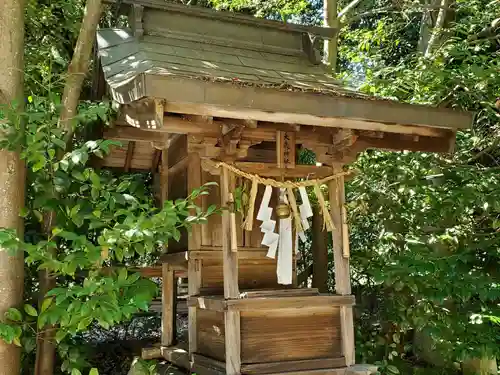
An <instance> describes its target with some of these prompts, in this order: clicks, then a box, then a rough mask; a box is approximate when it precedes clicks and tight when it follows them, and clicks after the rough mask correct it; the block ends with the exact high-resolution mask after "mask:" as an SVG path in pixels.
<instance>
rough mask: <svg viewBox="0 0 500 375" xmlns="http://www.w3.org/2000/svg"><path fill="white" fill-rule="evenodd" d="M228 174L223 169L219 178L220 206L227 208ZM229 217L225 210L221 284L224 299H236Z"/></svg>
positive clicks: (236, 285)
mask: <svg viewBox="0 0 500 375" xmlns="http://www.w3.org/2000/svg"><path fill="white" fill-rule="evenodd" d="M230 178H231V176H230V172H229V171H228V170H227V169H225V168H224V169H223V172H222V176H221V206H222V207H227V203H228V202H229V192H230V191H232V189H231V186H230V185H232V184H231V181H230ZM230 229H231V228H230V217H229V211H228V210H225V211H224V212H223V214H222V264H223V283H224V297H225V298H238V297H239V294H240V292H239V287H238V253H237V252H236V253H235V252H232V251H231V238H230Z"/></svg>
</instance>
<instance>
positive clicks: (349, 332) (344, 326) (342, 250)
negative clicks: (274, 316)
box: [329, 167, 355, 366]
mask: <svg viewBox="0 0 500 375" xmlns="http://www.w3.org/2000/svg"><path fill="white" fill-rule="evenodd" d="M340 171H341V168H338V167H337V168H335V167H334V173H338V172H340ZM329 194H330V209H331V214H332V219H333V224H334V226H335V229H334V231H333V233H332V238H333V260H334V269H335V292H336V293H337V294H340V295H349V294H351V279H350V274H349V256H348V247H349V238H348V234H349V233H348V230H347V227H346V226H347V223H346V221H345V217H344V215H345V214H344V213H345V209H344V204H345V192H344V178H343V177H340V178H338V179H335V180H333V181H331V182H330V183H329ZM340 319H341V330H342V351H343V355H344V357H345V359H346V364H347V366H351V365H353V364H354V363H355V348H354V344H355V343H354V321H353V312H352V307H345V306H343V307H341V308H340Z"/></svg>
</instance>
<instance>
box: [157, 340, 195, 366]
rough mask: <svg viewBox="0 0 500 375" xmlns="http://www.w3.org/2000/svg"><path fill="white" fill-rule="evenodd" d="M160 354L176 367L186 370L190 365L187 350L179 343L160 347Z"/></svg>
mask: <svg viewBox="0 0 500 375" xmlns="http://www.w3.org/2000/svg"><path fill="white" fill-rule="evenodd" d="M161 354H162V356H163V358H165V359H166V360H167V361H169V362H170V363H172V364H173V365H175V366H177V367H180V368H183V369H186V370H189V369H190V367H191V366H190V362H189V354H188V351H187V350H186V349H185V348H184V347H182V346H181V345H176V346H171V347H168V348H166V347H162V348H161Z"/></svg>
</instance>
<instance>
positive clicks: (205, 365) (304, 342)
mask: <svg viewBox="0 0 500 375" xmlns="http://www.w3.org/2000/svg"><path fill="white" fill-rule="evenodd" d="M121 4H122V7H123V9H124V11H126V14H127V15H128V20H129V25H130V29H101V30H99V31H98V35H97V42H98V56H99V61H100V66H101V69H102V73H103V76H102V78H103V80H101V82H100V85H101V87H104V83H105V86H106V87H107V90H108V92H109V95H110V96H111V97H112V98H113V100H114V101H115V102H116V103H118V105H119V118H118V121H117V123H116V125H115V126H114V127H113V128H111V129H108V130H106V131H105V137H106V138H109V139H115V140H120V141H122V144H123V147H120V148H115V149H114V150H113V151H112V153H111V154H110V155H109V157H107V158H106V159H105V160H104V165H105V166H107V167H118V168H124V169H125V170H152V171H153V173H155V174H156V175H157V176H158V185H159V187H160V190H161V199H162V200H164V199H167V198H168V199H176V198H182V197H186V196H187V195H188V193H189V192H190V191H191V190H192V189H194V188H197V187H199V186H201V185H202V184H204V183H206V182H209V181H215V182H217V183H218V187H213V189H212V190H211V194H210V195H208V196H204V197H203V198H202V199H200V201H199V205H200V206H201V207H202V208H203V209H206V208H207V207H209V206H210V205H211V204H217V205H218V206H221V207H224V208H228V209H227V210H224V211H223V213H222V215H218V214H216V215H213V216H212V217H210V219H209V221H208V223H207V224H205V225H198V226H195V228H194V229H193V231H192V233H190V234H189V235H188V234H187V233H186V234H185V235H183V237H182V238H181V241H180V242H178V243H177V242H173V243H171V244H169V246H168V251H167V252H166V253H165V254H164V256H163V258H162V260H163V266H162V276H163V294H162V298H163V302H162V303H163V317H162V321H163V326H162V342H161V349H162V355H163V356H164V357H165V358H167V359H168V360H170V361H172V362H174V363H175V364H177V365H180V366H184V367H187V368H188V369H190V370H191V371H193V372H196V373H199V374H201V375H205V374H213V373H217V374H224V373H225V374H228V375H236V374H248V375H257V374H259V375H260V374H276V373H280V374H281V373H293V374H294V375H295V374H313V373H314V374H337V375H340V374H352V373H359V374H361V373H363V371H361V370H359V371H358V368H357V367H353V365H354V364H355V348H354V328H353V305H354V302H355V301H354V297H353V296H352V295H351V285H350V280H349V256H350V252H349V239H348V228H347V223H346V212H345V208H344V203H345V202H344V200H345V197H344V179H345V178H346V177H347V176H348V173H347V172H344V170H343V166H344V165H345V164H347V163H349V162H352V161H353V160H354V159H355V158H356V155H357V154H358V153H360V152H362V151H364V150H366V149H369V148H380V149H386V150H410V151H425V152H449V151H450V150H451V149H452V148H453V145H454V141H455V133H456V131H457V130H459V129H463V128H467V127H469V126H470V125H471V123H472V120H473V119H472V115H471V114H470V113H463V112H456V111H453V110H449V109H443V108H431V107H424V106H416V105H408V104H401V103H397V102H391V101H387V100H381V99H376V98H372V97H368V96H364V95H361V94H359V93H357V92H355V91H350V90H347V89H345V88H342V87H341V86H340V85H339V82H337V81H336V80H335V79H333V78H332V77H331V76H330V74H329V73H328V71H327V69H326V68H325V67H324V66H323V65H322V63H321V60H320V54H319V50H318V46H319V41H320V39H322V38H323V39H328V38H332V37H333V36H334V35H335V33H336V32H337V30H335V29H332V28H320V27H305V26H299V25H291V24H283V23H281V22H275V21H268V20H261V19H256V18H253V17H247V16H242V15H237V14H232V13H220V12H215V11H212V10H207V9H201V8H195V7H187V6H183V5H179V4H174V3H169V2H166V1H163V0H123V1H121ZM301 148H307V149H310V150H312V151H314V153H315V154H316V158H317V161H318V162H319V163H321V165H319V166H317V165H299V164H298V163H297V153H298V150H299V149H301ZM325 185H326V186H328V193H327V196H326V195H324V194H323V190H321V187H320V186H325ZM244 186H245V187H246V190H245V191H246V192H247V194H248V197H249V199H248V202H247V204H246V206H245V207H244V209H242V210H238V209H236V207H235V206H238V205H237V204H235V201H237V199H238V193H237V190H238V189H237V188H239V191H240V192H241V189H242V187H244ZM307 186H309V187H310V189H313V191H314V194H315V195H316V196H317V199H318V202H319V205H320V207H321V210H322V216H323V220H324V223H325V228H326V230H328V231H331V232H332V235H333V249H334V269H335V292H336V293H335V294H333V295H327V294H320V293H318V291H317V290H315V289H307V288H298V287H297V281H296V277H297V273H296V267H295V261H296V259H295V249H296V246H297V241H300V237H302V234H303V232H304V231H305V230H307V226H308V217H309V216H310V215H311V212H310V207H309V205H310V204H309V201H308V199H307V194H304V192H305V187H307ZM326 201H329V205H327V204H326ZM177 270H187V274H188V285H189V288H188V289H189V300H188V306H189V348H188V350H187V351H186V350H183V349H182V348H181V347H179V346H176V345H175V344H176V339H175V306H174V305H175V285H176V274H175V272H176V271H177ZM364 371H365V373H366V370H364Z"/></svg>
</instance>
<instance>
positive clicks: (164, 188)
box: [160, 148, 169, 207]
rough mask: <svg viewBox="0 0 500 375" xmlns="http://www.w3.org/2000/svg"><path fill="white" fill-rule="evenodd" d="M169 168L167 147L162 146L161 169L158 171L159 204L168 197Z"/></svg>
mask: <svg viewBox="0 0 500 375" xmlns="http://www.w3.org/2000/svg"><path fill="white" fill-rule="evenodd" d="M168 177H169V169H168V149H167V148H164V149H163V150H162V151H161V171H160V190H161V205H162V207H163V203H164V202H165V201H166V200H167V199H168V189H169V185H168V184H169V181H168Z"/></svg>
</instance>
